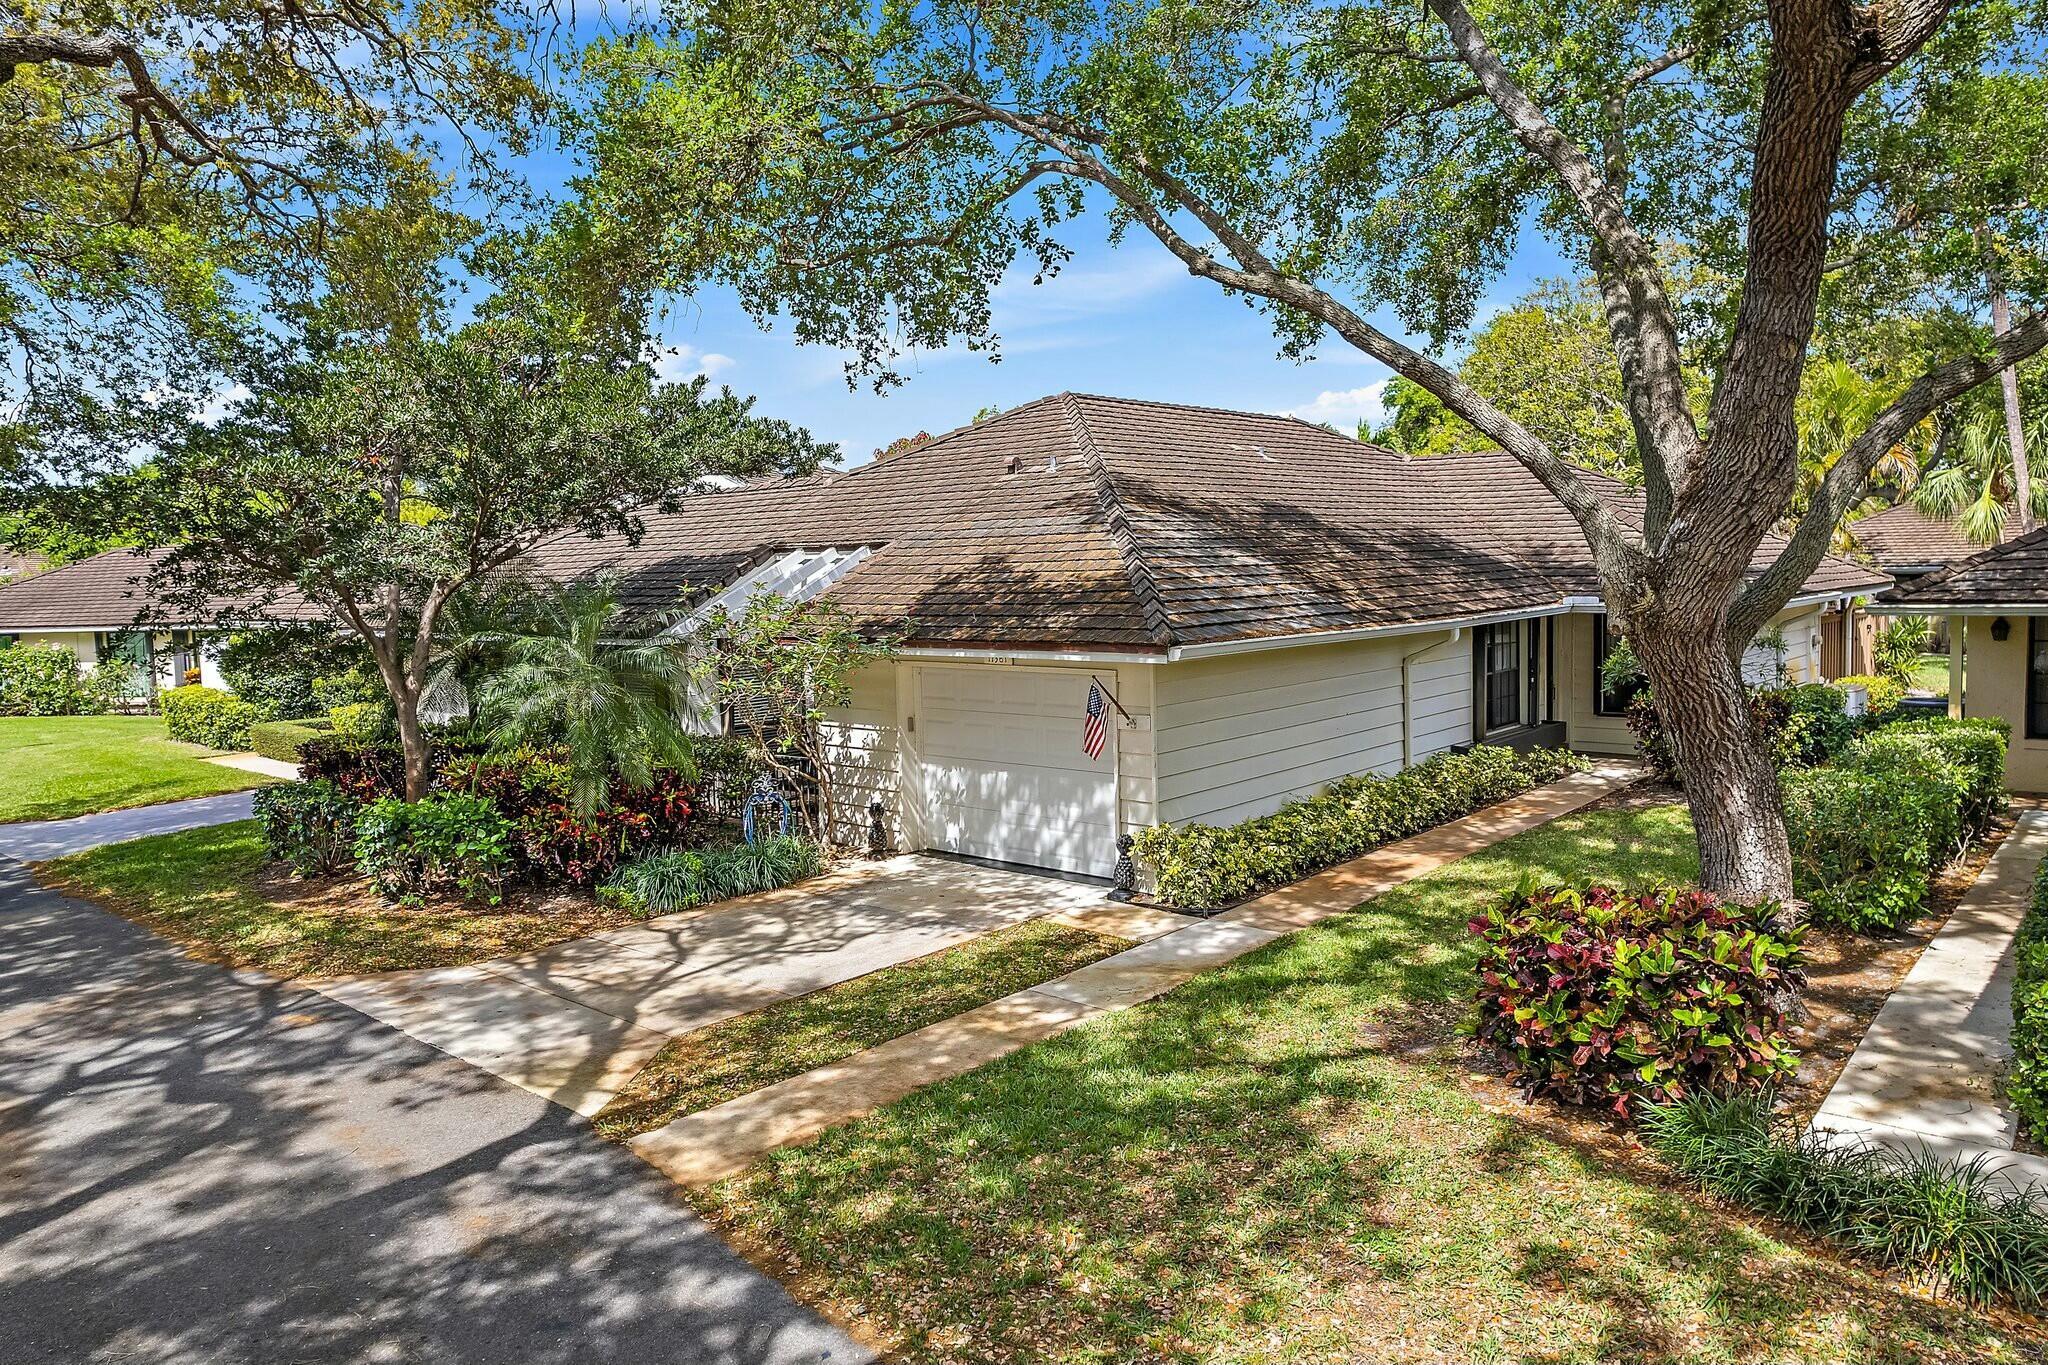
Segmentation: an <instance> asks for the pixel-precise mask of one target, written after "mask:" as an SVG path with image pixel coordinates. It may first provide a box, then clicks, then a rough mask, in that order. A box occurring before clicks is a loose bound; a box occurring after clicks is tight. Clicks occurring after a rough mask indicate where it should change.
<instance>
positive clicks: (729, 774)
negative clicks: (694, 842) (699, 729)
mask: <svg viewBox="0 0 2048 1365" xmlns="http://www.w3.org/2000/svg"><path fill="white" fill-rule="evenodd" d="M690 756H691V757H692V758H693V759H694V760H695V761H696V764H697V796H698V801H699V803H700V804H701V805H702V806H703V808H704V810H705V812H706V813H707V814H717V815H719V816H722V817H724V818H726V819H729V820H737V819H739V818H740V813H741V808H742V806H743V805H744V804H745V802H746V799H747V792H748V790H749V789H751V788H752V787H753V785H754V779H755V778H757V777H759V776H760V775H761V774H762V773H764V772H766V771H767V770H768V764H767V760H765V759H764V758H763V757H762V756H761V751H760V749H759V748H758V747H757V746H756V745H754V743H753V742H752V741H750V740H747V739H744V738H742V737H741V736H739V735H697V736H693V737H692V738H691V740H690Z"/></svg>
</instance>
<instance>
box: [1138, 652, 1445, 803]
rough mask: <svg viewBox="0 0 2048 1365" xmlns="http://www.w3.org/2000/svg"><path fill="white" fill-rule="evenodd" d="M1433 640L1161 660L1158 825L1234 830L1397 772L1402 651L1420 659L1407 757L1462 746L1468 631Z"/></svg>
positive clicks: (1414, 668) (1414, 667) (1413, 680)
mask: <svg viewBox="0 0 2048 1365" xmlns="http://www.w3.org/2000/svg"><path fill="white" fill-rule="evenodd" d="M1434 634H1435V640H1434V642H1432V639H1431V636H1429V635H1421V636H1403V637H1396V638H1393V639H1388V640H1374V641H1363V642H1357V643H1352V644H1338V645H1315V646H1304V647H1300V648H1293V649H1278V650H1262V651H1259V652H1256V653H1246V654H1231V655H1224V656H1222V657H1219V658H1213V659H1202V660H1187V661H1183V662H1180V663H1172V664H1165V665H1161V666H1160V667H1159V668H1158V670H1157V672H1158V676H1157V678H1156V680H1155V684H1154V685H1155V688H1156V695H1155V703H1156V711H1157V727H1156V736H1155V738H1156V746H1157V765H1158V805H1157V815H1158V818H1159V819H1160V820H1162V821H1165V822H1168V823H1171V824H1184V823H1188V822H1190V821H1197V820H1199V821H1203V822H1205V823H1208V824H1219V825H1222V824H1230V823H1233V822H1235V821H1238V820H1245V819H1249V818H1251V817H1252V816H1255V815H1263V814H1266V813H1267V812H1269V811H1272V810H1275V809H1278V807H1279V806H1280V805H1281V804H1282V803H1283V802H1285V801H1287V800H1289V799H1291V798H1293V797H1297V796H1306V795H1308V794H1310V793H1312V792H1315V791H1317V790H1320V789H1321V788H1322V787H1324V786H1326V785H1328V784H1329V783H1330V782H1332V781H1334V780H1336V779H1337V778H1340V777H1344V776H1347V775H1349V774H1352V773H1364V772H1391V771H1393V770H1395V769H1397V768H1399V767H1401V766H1402V759H1403V753H1402V725H1403V717H1402V706H1401V673H1402V656H1403V655H1413V656H1414V657H1413V658H1411V660H1410V662H1409V666H1408V673H1409V684H1410V688H1411V697H1410V700H1411V706H1410V712H1409V715H1410V725H1411V728H1410V730H1409V748H1408V761H1409V762H1411V763H1412V762H1419V761H1421V760H1422V759H1423V758H1425V757H1427V756H1428V755H1430V754H1432V753H1435V752H1437V751H1438V750H1440V749H1446V748H1449V747H1450V746H1451V745H1453V744H1462V743H1465V742H1467V741H1468V740H1469V739H1470V738H1471V735H1472V640H1471V635H1470V634H1469V632H1468V633H1462V634H1459V635H1457V636H1456V637H1455V638H1453V637H1452V636H1451V633H1450V632H1447V631H1445V632H1435V633H1434ZM1417 651H1420V653H1417Z"/></svg>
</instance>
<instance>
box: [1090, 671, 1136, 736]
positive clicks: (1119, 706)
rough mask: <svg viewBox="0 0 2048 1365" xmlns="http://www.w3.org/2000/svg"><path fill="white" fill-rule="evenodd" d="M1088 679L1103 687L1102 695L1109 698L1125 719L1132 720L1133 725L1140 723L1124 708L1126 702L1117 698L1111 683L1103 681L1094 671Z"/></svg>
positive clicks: (1117, 711) (1110, 702)
mask: <svg viewBox="0 0 2048 1365" xmlns="http://www.w3.org/2000/svg"><path fill="white" fill-rule="evenodd" d="M1088 681H1089V682H1092V683H1094V684H1095V685H1096V686H1097V687H1099V688H1101V689H1102V695H1103V696H1105V697H1108V698H1109V704H1110V705H1111V706H1114V707H1115V708H1116V713H1117V714H1118V715H1120V716H1122V717H1123V718H1124V719H1125V720H1129V721H1131V724H1133V725H1136V724H1137V723H1138V722H1136V721H1135V720H1131V713H1130V712H1128V711H1126V710H1124V704H1123V703H1122V702H1120V701H1118V700H1117V699H1116V693H1114V692H1112V691H1110V690H1109V684H1107V683H1105V682H1103V681H1102V679H1100V678H1098V677H1096V676H1095V675H1094V674H1093V673H1090V674H1089V675H1088Z"/></svg>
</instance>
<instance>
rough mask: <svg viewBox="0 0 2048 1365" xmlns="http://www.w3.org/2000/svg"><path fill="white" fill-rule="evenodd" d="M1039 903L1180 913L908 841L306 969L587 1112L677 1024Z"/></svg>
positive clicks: (1159, 916) (975, 929) (956, 937)
mask: <svg viewBox="0 0 2048 1365" xmlns="http://www.w3.org/2000/svg"><path fill="white" fill-rule="evenodd" d="M1044 915H1056V916H1059V917H1061V918H1063V919H1069V920H1070V921H1071V922H1074V923H1077V924H1080V925H1081V926H1083V927H1087V928H1094V929H1097V930H1099V931H1100V932H1105V933H1124V934H1125V935H1126V936H1137V933H1136V932H1135V931H1136V930H1138V929H1141V928H1144V927H1147V926H1149V928H1150V929H1151V931H1152V932H1154V933H1165V932H1167V931H1168V930H1169V929H1173V928H1177V927H1179V926H1181V925H1184V924H1186V923H1187V921H1186V919H1185V918H1183V917H1181V916H1177V915H1170V914H1164V913H1163V912H1159V911H1147V910H1144V909H1143V908H1142V907H1120V906H1110V905H1107V904H1105V903H1104V902H1103V899H1102V891H1101V889H1100V888H1098V887H1093V886H1078V885H1074V884H1071V883H1068V882H1062V881H1057V880H1054V879H1052V878H1048V877H1038V876H1031V875H1026V874H1021V873H1015V872H1005V871H1000V870H996V869H990V868H982V867H972V866H968V865H966V864H964V863H958V862H952V861H948V860H946V859H942V858H933V857H926V856H921V855H906V856H903V857H898V858H892V859H889V860H886V861H883V862H879V863H868V864H860V865H856V866H855V867H852V868H850V869H846V870H841V871H836V872H833V873H829V874H827V875H826V876H824V877H820V878H815V879H813V880H811V881H808V882H804V883H802V884H800V885H797V886H792V887H785V888H784V889H782V890H780V891H773V892H769V893H767V894H765V895H761V896H752V897H747V898H745V899H743V900H740V901H734V902H730V903H728V904H725V905H720V906H714V907H711V908H708V909H704V910H694V911H686V912H684V913H681V914H676V915H667V916H663V917H660V918H658V919H651V920H648V921H647V922H646V923H644V924H638V925H633V926H631V927H628V928H623V929H616V930H612V931H610V932H608V933H603V934H597V935H594V936H592V937H589V938H583V939H576V940H572V941H571V942H568V943H562V944H556V945H554V946H553V947H549V948H546V949H542V950H540V951H538V952H533V953H527V954H523V955H521V956H518V957H512V958H505V959H501V960H498V961H493V962H485V963H480V964H476V965H473V966H467V967H451V968H438V969H432V970H422V971H408V972H390V973H384V974H381V975H377V976H366V977H356V978H350V979H347V980H322V981H313V982H310V983H308V984H311V985H312V986H313V987H314V988H315V989H317V990H319V991H321V992H322V993H324V994H326V995H328V996H329V997H331V998H333V999H335V1000H339V1001H341V1002H342V1003H343V1004H346V1005H349V1006H351V1007H352V1008H354V1009H357V1010H360V1011H361V1012H363V1013H364V1014H367V1015H369V1016H370V1017H372V1018H374V1019H378V1020H381V1021H382V1022H384V1023H387V1024H390V1025H392V1026H393V1027H395V1028H399V1029H402V1030H404V1031H405V1032H406V1033H408V1034H410V1035H412V1036H413V1037H414V1038H417V1039H419V1040H420V1041H421V1042H424V1043H427V1044H429V1045H430V1046H433V1047H436V1048H439V1049H440V1050H441V1051H443V1052H446V1053H449V1054H450V1055H452V1056H455V1057H458V1058H460V1059H462V1060H463V1061H466V1062H469V1063H470V1064H472V1065H474V1066H477V1067H480V1068H482V1069H483V1070H485V1071H489V1072H491V1073H492V1074H493V1075H496V1076H499V1077H501V1078H503V1079H505V1080H508V1081H511V1082H512V1083H513V1084H515V1085H518V1086H521V1087H523V1088H525V1089H527V1090H530V1091H533V1092H534V1093H535V1094H538V1095H542V1096H544V1097H546V1098H547V1099H550V1100H552V1101H554V1102H555V1103H556V1104H559V1105H562V1106H563V1107H565V1108H568V1109H572V1110H574V1111H576V1112H577V1113H579V1114H584V1115H590V1114H594V1113H596V1112H597V1111H598V1110H599V1109H602V1108H603V1107H604V1106H605V1104H607V1103H608V1102H609V1101H610V1100H611V1098H612V1096H613V1095H615V1094H616V1093H617V1092H618V1090H619V1089H620V1087H622V1086H623V1085H624V1084H625V1083H626V1082H627V1081H628V1080H630V1079H631V1078H632V1076H633V1073H634V1072H636V1071H638V1070H639V1069H640V1067H641V1066H643V1065H645V1064H646V1062H647V1061H648V1060H649V1059H651V1058H652V1057H653V1056H654V1054H655V1053H656V1052H658V1051H659V1050H660V1049H661V1047H662V1045H663V1044H664V1043H666V1042H667V1041H668V1040H669V1039H670V1038H672V1037H677V1036H680V1035H682V1034H685V1033H689V1032H691V1031H693V1030H695V1029H699V1028H703V1027H705V1026H706V1025H709V1024H714V1023H717V1022H718V1021H719V1020H721V1019H729V1018H731V1017H733V1016H734V1015H738V1014H744V1013H746V1012H748V1011H750V1010H756V1009H760V1008H762V1007H763V1006H765V1005H770V1004H773V1003H774V1002H776V1001H778V1000H787V999H789V998H791V997H793V996H799V995H805V994H808V993H810V992H812V991H816V990H822V989H823V988H825V987H827V986H831V985H836V984H837V983H839V982H841V981H847V980H851V979H852V978H854V977H857V976H865V975H867V974H868V973H870V972H875V971H880V970H881V969H883V968H885V967H893V966H895V965H897V964H898V963H902V962H908V961H910V960H911V959H913V958H919V957H924V956H926V955H927V954H930V953H935V952H939V951H941V950H943V949H946V948H950V947H953V946H954V945H956V944H959V943H964V942H966V941H967V940H969V939H972V938H977V937H979V936H981V935H982V934H986V933H989V932H991V931H992V930H995V929H1000V928H1004V927H1007V926H1009V925H1013V924H1021V923H1023V922H1024V921H1026V920H1030V919H1036V918H1038V917H1040V916H1044ZM1148 917H1149V918H1148ZM1112 925H1121V926H1123V927H1122V928H1117V927H1112Z"/></svg>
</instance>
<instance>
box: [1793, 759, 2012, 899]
mask: <svg viewBox="0 0 2048 1365" xmlns="http://www.w3.org/2000/svg"><path fill="white" fill-rule="evenodd" d="M1781 786H1782V791H1783V795H1784V802H1785V832H1786V835H1787V837H1788V839H1789V840H1790V842H1791V846H1792V885H1793V889H1794V891H1796V892H1797V893H1798V895H1799V896H1800V897H1801V898H1802V899H1804V900H1805V901H1807V902H1808V904H1809V905H1810V906H1811V908H1812V914H1813V917H1814V918H1815V919H1816V920H1818V921H1820V922H1821V923H1824V924H1835V925H1839V926H1841V927H1843V928H1848V929H1855V930H1859V931H1865V930H1871V929H1893V928H1897V927H1898V926H1899V925H1900V924H1903V923H1905V922H1906V921H1907V920H1909V919H1911V918H1912V917H1913V916H1914V915H1915V914H1917V913H1918V912H1919V909H1920V907H1921V906H1922V905H1923V904H1925V903H1926V899H1927V891H1928V887H1929V884H1930V883H1931V882H1932V880H1933V877H1934V874H1935V873H1936V872H1937V871H1938V870H1939V869H1940V868H1941V867H1942V866H1943V865H1945V864H1946V863H1947V862H1948V861H1949V860H1950V859H1951V858H1952V857H1954V856H1955V855H1956V854H1957V853H1958V852H1960V851H1961V849H1962V848H1963V847H1965V846H1966V845H1967V843H1968V842H1969V840H1970V839H1971V837H1973V836H1974V835H1975V834H1976V833H1977V832H1979V831H1980V830H1982V829H1983V827H1984V824H1985V822H1987V821H1988V820H1989V819H1990V818H1991V816H1992V815H1993V814H1994V813H1995V812H1996V811H1997V810H1998V809H1999V807H2000V806H2001V804H2002V803H2003V802H2004V799H2005V795H2004V788H2005V734H2004V730H2003V728H2002V726H2001V725H2000V724H1996V723H1989V724H1987V723H1980V722H1974V721H1952V720H1947V719H1944V718H1934V719H1930V720H1926V721H1911V722H1905V723H1901V724H1894V725H1885V726H1881V727H1879V728H1878V729H1876V730H1874V731H1872V732H1871V733H1869V734H1867V735H1864V736H1863V737H1861V738H1860V739H1858V740H1856V741H1855V742H1854V743H1853V744H1851V745H1850V747H1849V750H1848V752H1846V753H1845V754H1843V755H1842V757H1841V759H1840V760H1839V761H1838V762H1837V763H1836V764H1835V765H1834V766H1832V767H1826V768H1815V769H1809V770H1803V771H1791V772H1787V773H1785V774H1784V775H1783V778H1782V779H1781Z"/></svg>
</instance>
